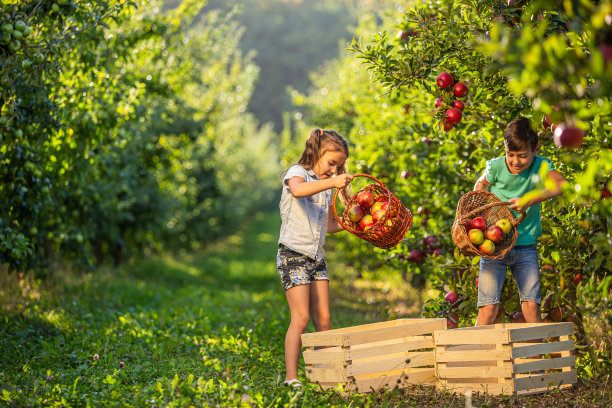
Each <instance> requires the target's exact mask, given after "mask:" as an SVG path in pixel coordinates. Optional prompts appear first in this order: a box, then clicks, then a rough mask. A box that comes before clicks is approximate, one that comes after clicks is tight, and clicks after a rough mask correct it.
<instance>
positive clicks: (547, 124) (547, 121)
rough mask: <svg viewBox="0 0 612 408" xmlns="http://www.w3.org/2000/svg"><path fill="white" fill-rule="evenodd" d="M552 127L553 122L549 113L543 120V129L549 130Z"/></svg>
mask: <svg viewBox="0 0 612 408" xmlns="http://www.w3.org/2000/svg"><path fill="white" fill-rule="evenodd" d="M551 125H552V122H551V121H550V116H548V113H547V114H545V115H544V118H542V127H543V128H544V129H549V128H550V126H551Z"/></svg>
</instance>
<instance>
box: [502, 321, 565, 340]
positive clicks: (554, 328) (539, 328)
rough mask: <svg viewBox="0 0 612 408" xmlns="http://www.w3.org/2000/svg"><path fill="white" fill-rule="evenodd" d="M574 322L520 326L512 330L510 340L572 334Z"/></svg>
mask: <svg viewBox="0 0 612 408" xmlns="http://www.w3.org/2000/svg"><path fill="white" fill-rule="evenodd" d="M573 333H574V323H572V322H567V323H538V324H537V325H536V326H531V327H518V328H513V329H511V330H510V341H512V342H513V343H514V342H517V341H525V340H536V339H542V338H545V337H557V336H564V335H572V334H573Z"/></svg>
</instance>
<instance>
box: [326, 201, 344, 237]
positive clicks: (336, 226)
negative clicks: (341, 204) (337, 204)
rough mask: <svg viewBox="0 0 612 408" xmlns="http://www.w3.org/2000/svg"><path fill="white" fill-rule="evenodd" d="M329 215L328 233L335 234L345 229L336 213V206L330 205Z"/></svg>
mask: <svg viewBox="0 0 612 408" xmlns="http://www.w3.org/2000/svg"><path fill="white" fill-rule="evenodd" d="M327 213H328V217H327V233H328V234H333V233H335V232H339V231H344V227H343V226H342V225H340V223H339V222H338V219H337V218H336V216H335V215H334V206H333V205H330V206H329V211H328V212H327Z"/></svg>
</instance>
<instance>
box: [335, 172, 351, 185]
mask: <svg viewBox="0 0 612 408" xmlns="http://www.w3.org/2000/svg"><path fill="white" fill-rule="evenodd" d="M332 181H333V185H334V187H336V188H344V187H346V186H348V185H349V183H350V182H351V181H353V176H352V175H350V174H346V173H345V174H338V175H337V176H335V177H332Z"/></svg>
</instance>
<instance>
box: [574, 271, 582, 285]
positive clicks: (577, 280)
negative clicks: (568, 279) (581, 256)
mask: <svg viewBox="0 0 612 408" xmlns="http://www.w3.org/2000/svg"><path fill="white" fill-rule="evenodd" d="M573 281H574V285H576V286H578V285H580V283H581V282H582V274H581V273H580V272H578V273H577V274H576V275H575V276H574V279H573Z"/></svg>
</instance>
